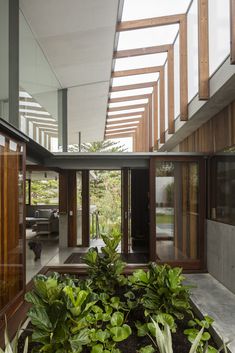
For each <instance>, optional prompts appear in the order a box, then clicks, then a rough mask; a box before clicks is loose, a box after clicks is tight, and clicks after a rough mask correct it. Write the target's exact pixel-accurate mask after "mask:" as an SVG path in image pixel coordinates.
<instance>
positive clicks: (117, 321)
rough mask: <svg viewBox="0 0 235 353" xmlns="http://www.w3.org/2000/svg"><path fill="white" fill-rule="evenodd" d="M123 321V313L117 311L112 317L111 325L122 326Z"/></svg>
mask: <svg viewBox="0 0 235 353" xmlns="http://www.w3.org/2000/svg"><path fill="white" fill-rule="evenodd" d="M123 321H124V315H123V313H121V312H119V311H117V312H115V313H113V315H112V316H111V320H110V323H111V325H112V326H121V325H122V324H123Z"/></svg>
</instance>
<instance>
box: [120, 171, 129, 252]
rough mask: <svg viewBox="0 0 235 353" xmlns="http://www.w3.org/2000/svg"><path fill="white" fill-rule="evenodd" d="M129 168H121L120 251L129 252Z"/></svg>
mask: <svg viewBox="0 0 235 353" xmlns="http://www.w3.org/2000/svg"><path fill="white" fill-rule="evenodd" d="M129 172H130V169H129V168H122V170H121V209H122V211H121V228H122V253H124V254H125V255H128V253H129V192H130V191H129V186H130V185H129Z"/></svg>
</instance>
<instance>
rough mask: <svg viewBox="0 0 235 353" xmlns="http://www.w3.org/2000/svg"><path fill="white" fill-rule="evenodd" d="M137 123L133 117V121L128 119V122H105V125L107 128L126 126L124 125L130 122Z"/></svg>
mask: <svg viewBox="0 0 235 353" xmlns="http://www.w3.org/2000/svg"><path fill="white" fill-rule="evenodd" d="M138 123H139V122H138V121H136V120H134V119H133V121H129V122H128V123H122V122H120V123H118V122H117V123H116V124H110V123H107V125H106V127H107V129H108V128H112V127H116V126H126V125H131V124H138Z"/></svg>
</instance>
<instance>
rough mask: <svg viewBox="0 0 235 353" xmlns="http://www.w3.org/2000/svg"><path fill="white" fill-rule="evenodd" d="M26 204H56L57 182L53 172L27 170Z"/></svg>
mask: <svg viewBox="0 0 235 353" xmlns="http://www.w3.org/2000/svg"><path fill="white" fill-rule="evenodd" d="M27 178H28V179H27V183H26V205H27V204H28V205H29V204H30V205H32V206H33V205H58V203H59V190H58V188H59V184H58V183H59V182H58V175H57V173H54V172H43V171H40V172H28V173H27Z"/></svg>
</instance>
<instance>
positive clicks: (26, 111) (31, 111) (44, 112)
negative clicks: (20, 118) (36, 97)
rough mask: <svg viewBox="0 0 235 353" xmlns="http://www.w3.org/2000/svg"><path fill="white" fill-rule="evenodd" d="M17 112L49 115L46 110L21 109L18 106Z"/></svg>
mask: <svg viewBox="0 0 235 353" xmlns="http://www.w3.org/2000/svg"><path fill="white" fill-rule="evenodd" d="M19 112H20V113H30V114H31V113H32V114H36V115H50V113H48V112H46V111H43V110H42V111H41V110H33V109H32V110H31V109H23V108H20V109H19Z"/></svg>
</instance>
